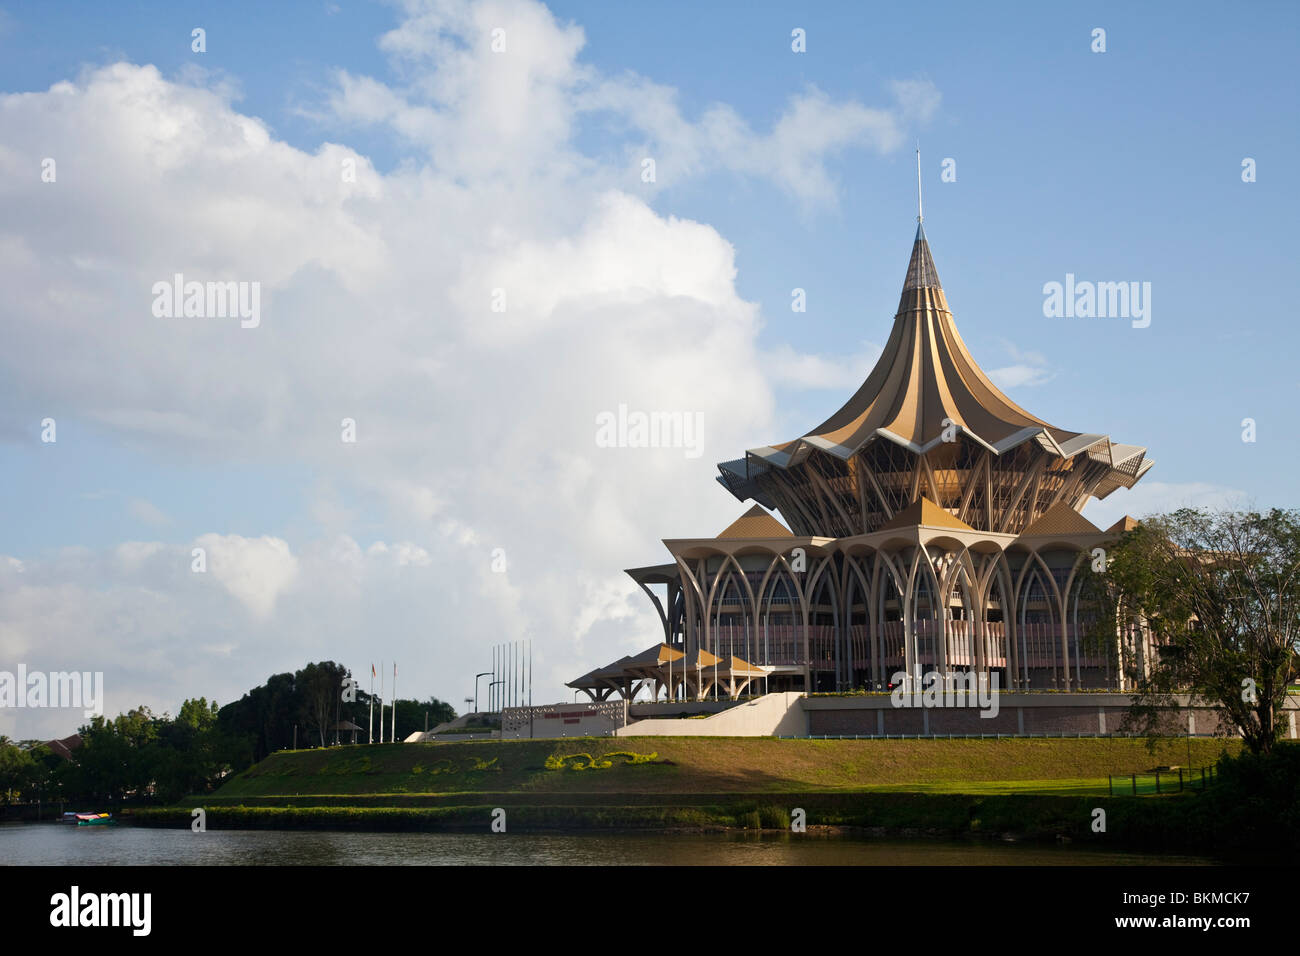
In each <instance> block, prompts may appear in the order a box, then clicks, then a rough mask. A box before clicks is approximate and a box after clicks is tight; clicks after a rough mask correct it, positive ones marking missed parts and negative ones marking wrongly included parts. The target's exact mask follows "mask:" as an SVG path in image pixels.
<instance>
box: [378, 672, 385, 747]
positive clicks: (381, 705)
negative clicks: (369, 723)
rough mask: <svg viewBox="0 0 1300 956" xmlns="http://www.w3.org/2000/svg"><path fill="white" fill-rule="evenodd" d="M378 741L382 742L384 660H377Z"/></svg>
mask: <svg viewBox="0 0 1300 956" xmlns="http://www.w3.org/2000/svg"><path fill="white" fill-rule="evenodd" d="M379 742H380V743H381V744H382V743H383V742H384V661H383V659H382V658H380V661H379Z"/></svg>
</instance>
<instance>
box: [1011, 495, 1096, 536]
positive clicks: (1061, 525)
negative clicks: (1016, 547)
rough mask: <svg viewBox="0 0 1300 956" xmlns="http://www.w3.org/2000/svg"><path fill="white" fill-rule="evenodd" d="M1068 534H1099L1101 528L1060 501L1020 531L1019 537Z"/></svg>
mask: <svg viewBox="0 0 1300 956" xmlns="http://www.w3.org/2000/svg"><path fill="white" fill-rule="evenodd" d="M1069 534H1101V529H1100V528H1098V527H1097V526H1096V525H1095V524H1093V523H1092V522H1091V521H1089V520H1088V519H1087V518H1085V517H1084V516H1083V515H1081V514H1079V512H1077V511H1075V510H1074V509H1073V508H1071V507H1070V506H1069V505H1068V504H1066V503H1065V502H1064V501H1061V502H1057V503H1056V504H1054V505H1052V507H1050V508H1048V509H1047V511H1045V512H1044V513H1043V515H1042V517H1040V518H1039V519H1038V520H1037V521H1035V522H1034V523H1033V524H1031V525H1030V526H1029V527H1028V528H1026V529H1025V530H1024V531H1022V532H1020V537H1022V538H1041V537H1044V536H1045V535H1069Z"/></svg>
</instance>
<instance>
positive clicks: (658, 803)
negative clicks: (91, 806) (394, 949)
mask: <svg viewBox="0 0 1300 956" xmlns="http://www.w3.org/2000/svg"><path fill="white" fill-rule="evenodd" d="M1239 746H1240V745H1239V743H1238V742H1235V741H1223V740H1193V741H1191V765H1193V766H1203V765H1206V764H1212V763H1213V762H1214V761H1215V760H1216V759H1217V758H1218V756H1219V754H1220V753H1222V752H1223V751H1224V750H1225V749H1228V750H1229V751H1230V752H1236V750H1237V749H1238V747H1239ZM615 751H625V752H630V753H632V754H636V755H638V757H637V758H636V762H633V760H632V759H631V758H628V757H617V756H613V757H608V758H607V759H605V760H601V758H604V757H605V756H606V755H608V754H611V753H612V752H615ZM583 753H585V754H587V755H589V756H594V757H596V758H597V760H598V762H599V763H600V764H602V765H600V766H596V767H588V766H587V764H588V759H587V758H585V757H573V756H572V755H577V754H583ZM651 755H653V759H648V758H651ZM557 757H565V758H566V759H565V761H564V766H562V767H559V768H557V767H556V758H557ZM606 763H607V764H608V766H604V765H603V764H606ZM548 764H549V766H548ZM574 764H577V765H578V767H582V768H585V769H575V768H574ZM1175 764H1179V765H1183V766H1184V767H1186V766H1187V765H1188V742H1187V741H1186V740H1178V741H1171V742H1169V743H1168V744H1166V745H1164V746H1163V747H1161V748H1159V749H1157V750H1156V752H1155V753H1154V754H1153V753H1150V752H1148V751H1147V749H1146V746H1145V743H1144V742H1143V741H1140V740H1129V739H1107V738H1084V739H1077V740H1076V739H1003V740H991V739H990V740H930V739H925V740H775V739H771V738H682V737H656V738H632V739H621V740H620V739H609V738H598V739H597V738H586V739H574V740H537V741H528V740H523V741H466V742H460V743H450V744H420V745H415V744H397V745H378V746H372V747H365V746H358V747H341V748H332V749H327V750H307V751H296V752H282V753H277V754H274V755H272V756H271V757H269V758H267V759H266V760H264V761H262V762H261V763H260V764H258V765H257V766H255V767H252V768H250V769H249V770H247V771H245V772H244V773H242V774H240V775H238V776H237V777H235V778H234V779H232V780H230V781H229V782H228V783H226V785H225V786H223V787H222V788H221V789H220V790H219V791H218V792H217V793H216V794H213V795H210V796H207V797H205V798H203V799H197V798H196V799H192V800H190V801H187V802H186V803H185V804H184V805H183V807H181V808H177V809H175V810H160V811H149V812H146V813H143V814H138V815H137V816H138V817H139V818H140V819H141V820H142V821H148V822H160V823H163V822H181V821H185V822H188V820H189V811H188V809H185V808H187V807H193V806H203V807H204V808H205V809H206V811H207V813H208V819H209V825H210V826H220V827H258V826H262V827H321V828H328V829H347V828H355V829H403V830H407V829H470V830H481V829H486V827H487V825H488V821H489V819H490V815H491V811H492V809H493V808H496V807H504V808H508V814H509V821H510V829H511V830H519V829H551V828H558V829H592V828H609V827H637V828H645V827H659V828H664V827H700V826H740V827H772V828H788V827H789V823H790V811H791V809H792V808H794V807H801V808H803V809H804V810H805V811H806V812H807V817H808V823H809V824H811V825H819V824H820V825H850V826H861V827H870V828H876V829H880V830H886V831H917V830H920V831H930V832H941V833H992V834H1006V833H1013V834H1016V835H1020V836H1026V837H1037V838H1042V837H1050V836H1069V837H1072V838H1076V839H1080V840H1091V841H1092V842H1096V839H1097V838H1096V836H1095V835H1094V834H1092V833H1091V828H1090V824H1091V822H1092V811H1093V809H1094V808H1096V807H1099V806H1100V807H1104V808H1105V809H1106V811H1107V815H1108V828H1107V832H1108V833H1109V834H1110V835H1111V836H1110V839H1108V840H1107V842H1112V843H1145V844H1148V845H1151V844H1153V843H1154V844H1156V845H1162V846H1170V847H1171V848H1172V847H1174V846H1178V847H1186V846H1195V845H1197V841H1196V840H1195V839H1188V838H1187V837H1188V834H1187V833H1186V832H1185V831H1186V830H1188V829H1189V828H1190V827H1192V826H1193V822H1192V821H1191V820H1190V818H1188V819H1182V818H1184V817H1187V816H1188V814H1192V813H1193V812H1194V810H1195V807H1194V803H1195V801H1196V800H1197V798H1196V796H1194V795H1192V794H1186V795H1182V796H1177V797H1158V798H1151V797H1131V796H1123V797H1121V796H1116V797H1110V796H1109V795H1108V794H1109V789H1108V786H1107V774H1115V775H1116V776H1120V775H1127V774H1129V773H1131V772H1139V773H1140V772H1142V771H1144V770H1148V769H1150V768H1152V767H1154V766H1158V765H1175ZM1127 783H1128V779H1127V777H1125V779H1124V781H1123V784H1124V785H1127ZM1119 786H1120V783H1119V782H1118V781H1117V792H1118V790H1119ZM1175 802H1177V805H1178V806H1179V807H1181V809H1176V806H1175ZM1171 811H1174V812H1171ZM1175 818H1177V820H1182V822H1181V823H1178V822H1177V820H1176V819H1175Z"/></svg>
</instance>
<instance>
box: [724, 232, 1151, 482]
mask: <svg viewBox="0 0 1300 956" xmlns="http://www.w3.org/2000/svg"><path fill="white" fill-rule="evenodd" d="M955 434H962V435H965V436H967V437H969V438H970V439H971V440H972V441H974V442H976V443H977V444H979V445H981V446H983V447H984V448H987V449H988V450H989V451H991V452H993V453H994V454H998V455H1001V454H1002V453H1004V452H1006V451H1008V450H1010V449H1012V448H1015V447H1017V446H1019V445H1021V444H1023V443H1024V442H1027V441H1031V440H1036V441H1037V442H1038V443H1039V444H1040V445H1042V447H1043V448H1044V449H1045V450H1047V451H1048V452H1051V453H1054V454H1056V455H1059V456H1061V457H1065V458H1070V457H1073V456H1074V455H1077V454H1079V453H1080V452H1084V451H1089V452H1090V454H1092V455H1093V456H1096V457H1099V458H1101V459H1103V460H1106V461H1108V463H1109V464H1110V465H1111V467H1112V468H1114V469H1115V470H1116V472H1117V474H1116V475H1115V476H1114V478H1113V479H1108V481H1106V482H1103V483H1102V484H1101V485H1100V486H1099V487H1098V488H1097V490H1096V491H1095V492H1094V493H1095V494H1096V495H1097V496H1098V497H1104V495H1105V494H1109V493H1110V492H1111V491H1113V490H1114V489H1115V488H1117V487H1120V486H1122V485H1123V486H1130V485H1132V484H1133V482H1135V481H1136V480H1137V479H1138V478H1140V477H1141V476H1142V475H1143V474H1144V473H1145V472H1146V471H1147V470H1148V469H1149V468H1150V467H1151V465H1152V464H1153V462H1149V461H1144V460H1143V459H1144V456H1145V454H1146V449H1145V448H1143V447H1141V446H1138V445H1122V444H1118V443H1116V442H1112V441H1110V439H1109V438H1108V437H1107V436H1105V435H1101V434H1090V433H1083V432H1075V431H1069V430H1067V429H1064V428H1058V427H1056V426H1054V425H1051V424H1049V423H1048V422H1046V421H1044V420H1043V419H1041V418H1039V417H1037V416H1036V415H1032V414H1030V413H1029V412H1027V411H1025V410H1024V409H1023V408H1021V407H1020V406H1019V405H1017V404H1016V403H1015V402H1013V401H1012V400H1011V399H1010V398H1008V397H1007V396H1006V395H1004V394H1002V392H1001V391H1000V390H999V389H998V387H997V386H996V385H994V384H993V382H992V381H991V380H990V379H989V377H988V375H987V374H985V372H984V371H983V369H981V368H980V367H979V365H978V364H977V363H976V362H975V359H974V358H973V357H972V356H971V354H970V352H969V351H968V350H967V348H966V344H965V343H964V342H963V341H962V338H961V335H960V334H959V333H958V332H957V326H956V324H955V323H954V321H953V316H952V312H951V311H950V310H949V308H948V300H947V298H946V297H945V295H944V292H943V286H942V285H941V284H940V282H939V273H938V270H937V269H935V265H934V259H933V257H932V256H931V254H930V244H929V242H928V240H927V239H926V235H925V230H924V228H923V227H922V226H920V225H919V224H918V226H917V229H916V239H915V242H914V243H913V246H912V258H911V261H910V262H909V263H908V266H907V277H906V279H905V281H904V283H903V293H902V296H901V298H900V299H899V303H898V312H897V314H896V315H895V317H894V326H893V329H892V330H891V332H890V335H889V340H888V342H886V344H885V348H884V351H883V352H882V353H881V356H880V360H879V361H878V362H877V363H876V366H875V368H873V369H872V370H871V373H870V374H869V375H868V376H867V379H866V381H865V382H863V383H862V386H861V387H860V388H859V389H858V390H857V392H855V393H854V394H853V396H852V397H851V398H850V399H849V400H848V402H846V403H845V404H844V406H843V407H842V408H840V410H839V411H837V412H836V413H835V414H834V415H832V416H831V417H830V418H828V419H826V421H824V422H822V423H821V424H820V425H818V426H817V427H816V428H814V429H812V430H811V431H809V432H807V433H806V434H804V435H803V436H802V437H800V438H796V439H794V440H793V441H788V442H783V443H780V444H777V445H771V446H765V447H762V448H752V449H750V450H749V451H748V453H747V454H748V456H752V457H753V458H757V459H760V460H761V461H762V462H764V463H765V464H766V465H768V466H772V467H777V468H787V467H789V466H791V465H794V464H797V463H798V462H800V461H802V460H803V459H804V458H805V457H807V455H808V454H810V453H811V452H812V451H813V450H815V449H816V450H821V451H824V452H826V453H827V454H830V455H833V456H835V457H837V458H840V459H845V460H847V459H849V458H851V457H852V456H853V455H854V454H856V453H857V452H858V451H859V450H860V449H861V448H862V447H863V446H864V445H866V444H867V443H868V442H871V441H873V440H874V439H877V438H883V439H886V440H888V441H891V442H894V443H896V444H898V445H901V446H903V447H904V448H907V449H909V450H911V451H913V452H916V453H918V454H921V453H924V452H927V451H929V450H930V449H932V448H935V447H936V446H938V445H939V444H940V443H942V442H944V441H951V440H952V439H953V436H954V435H955ZM739 465H742V462H724V463H722V464H721V465H719V468H721V469H722V471H723V475H724V479H723V483H724V484H726V485H727V486H728V487H731V488H732V490H733V491H737V492H739V491H740V490H741V488H740V487H733V486H735V485H737V484H738V483H737V482H736V481H735V480H734V479H736V478H740V477H741V476H745V477H748V475H747V472H748V471H749V469H743V470H742V469H741V468H738V467H736V466H739ZM728 477H729V478H731V479H733V480H730V481H728V480H726V479H727V478H728ZM745 490H746V491H750V490H752V489H749V488H746V489H745ZM738 496H739V495H738Z"/></svg>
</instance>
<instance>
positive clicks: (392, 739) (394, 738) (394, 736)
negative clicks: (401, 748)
mask: <svg viewBox="0 0 1300 956" xmlns="http://www.w3.org/2000/svg"><path fill="white" fill-rule="evenodd" d="M389 743H394V744H395V743H397V661H393V730H392V733H391V734H390V735H389Z"/></svg>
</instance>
